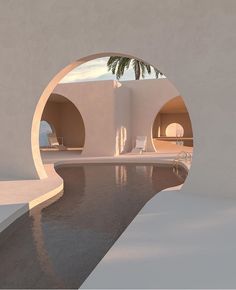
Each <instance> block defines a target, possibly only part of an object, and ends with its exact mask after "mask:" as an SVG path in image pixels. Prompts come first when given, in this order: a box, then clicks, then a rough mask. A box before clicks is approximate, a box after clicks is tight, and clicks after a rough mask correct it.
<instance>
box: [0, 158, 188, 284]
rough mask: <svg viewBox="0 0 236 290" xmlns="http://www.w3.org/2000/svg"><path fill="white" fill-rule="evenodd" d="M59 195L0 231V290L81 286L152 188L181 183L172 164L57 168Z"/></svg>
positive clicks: (152, 190) (160, 188) (162, 187)
mask: <svg viewBox="0 0 236 290" xmlns="http://www.w3.org/2000/svg"><path fill="white" fill-rule="evenodd" d="M57 172H58V174H59V175H60V176H61V177H62V178H63V179H64V182H65V190H64V194H63V196H62V197H61V198H59V199H58V200H56V201H54V202H53V203H51V204H50V205H47V204H44V205H43V206H38V207H36V208H35V209H34V210H32V211H31V212H30V213H27V214H25V215H23V216H22V217H21V218H19V219H18V220H17V221H15V222H14V223H13V224H12V225H11V226H10V227H9V228H7V229H6V230H5V231H4V232H3V233H1V234H0V288H73V289H76V288H78V287H80V286H81V284H82V283H83V282H84V280H85V279H86V278H87V277H88V275H89V274H90V273H91V272H92V270H93V269H94V268H95V266H96V265H97V264H98V263H99V261H100V260H101V259H102V258H103V257H104V255H105V254H106V253H107V251H108V250H109V249H110V248H111V246H112V245H113V244H114V242H115V241H116V240H117V239H118V237H119V236H120V235H121V234H122V232H123V231H124V230H125V229H126V227H127V226H128V225H129V224H130V222H131V221H132V220H133V219H134V217H135V216H136V215H137V213H138V212H139V211H140V210H141V208H142V207H143V206H144V205H145V203H146V202H147V201H148V200H149V199H151V198H152V197H153V196H154V195H155V194H156V193H157V192H159V191H161V190H162V189H164V188H167V187H171V186H175V185H179V184H181V183H182V182H183V181H184V179H185V177H186V172H184V170H183V169H182V177H181V178H180V177H178V176H177V175H176V174H174V173H173V170H172V167H167V166H165V167H162V166H160V165H151V164H144V165H141V164H140V165H138V164H136V165H135V164H124V165H115V164H110V165H108V164H107V165H105V164H87V165H79V166H78V165H77V166H74V165H73V166H72V165H70V166H63V167H61V168H58V169H57Z"/></svg>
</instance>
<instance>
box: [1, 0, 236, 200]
mask: <svg viewBox="0 0 236 290" xmlns="http://www.w3.org/2000/svg"><path fill="white" fill-rule="evenodd" d="M134 11H135V13H134ZM235 13H236V3H235V1H234V0H227V1H221V0H215V1H211V0H204V1H201V0H200V1H191V0H178V1H172V0H166V1H158V0H147V1H142V0H130V1H109V0H100V1H96V0H90V1H84V0H80V1H78V0H71V1H64V0H57V1H53V0H48V1H46V2H45V1H31V0H22V1H19V2H18V1H1V9H0V37H1V46H0V62H1V66H0V94H1V97H0V119H1V122H0V124H1V125H0V126H1V128H0V129H1V142H0V152H1V164H0V177H1V179H2V180H4V179H21V178H26V179H28V178H37V177H38V173H37V172H39V169H40V168H37V170H36V168H35V165H34V162H35V160H34V159H33V157H32V149H31V127H32V120H33V115H34V111H35V108H36V105H37V102H38V101H39V97H40V95H41V94H42V92H43V90H44V88H45V87H46V86H47V84H48V82H49V81H50V80H51V79H52V78H53V77H54V76H55V75H56V74H57V73H58V72H59V71H60V70H61V69H62V68H63V67H65V66H66V65H68V64H69V63H72V62H73V61H74V60H76V59H80V58H81V57H84V56H87V55H92V54H95V53H98V52H120V53H126V54H129V55H133V56H137V57H139V58H141V59H143V60H145V61H147V62H149V63H151V64H152V65H154V66H156V67H158V68H159V69H160V70H161V71H162V72H163V73H164V74H166V75H167V76H168V78H169V79H170V81H171V82H173V83H174V85H175V86H176V87H177V88H178V90H179V91H180V92H181V95H183V96H184V98H185V102H186V105H187V107H188V110H189V113H190V116H191V120H192V125H193V132H194V138H195V143H194V145H195V151H194V153H195V154H194V160H193V166H192V168H191V172H190V175H189V178H188V179H187V182H186V183H185V186H184V189H183V191H184V192H186V193H188V194H190V193H192V194H214V195H223V196H226V195H229V196H235V181H234V180H235V179H234V175H235V171H236V162H234V161H235V147H236V135H235V134H234V133H233V132H232V124H234V123H235V121H236V115H235V105H236V99H235V75H236V65H235V60H236V49H235V48H236V39H235V33H234V27H236V18H235ZM143 15H147V17H143ZM121 17H122V21H121ZM33 150H37V148H36V146H35V148H34V149H33ZM36 158H37V157H36ZM42 176H43V174H41V177H42Z"/></svg>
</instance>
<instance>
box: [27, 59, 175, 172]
mask: <svg viewBox="0 0 236 290" xmlns="http://www.w3.org/2000/svg"><path fill="white" fill-rule="evenodd" d="M117 55H118V56H122V57H127V58H132V59H136V60H139V61H141V62H143V61H142V60H140V59H138V58H134V57H133V56H129V55H125V54H117V53H115V54H113V53H102V54H97V55H92V56H88V57H85V58H83V59H81V60H79V61H76V62H74V63H72V64H71V65H69V66H67V67H66V68H65V69H63V70H62V71H61V72H59V73H58V74H57V75H56V76H55V78H54V79H53V80H52V81H51V82H50V83H49V85H48V86H47V88H46V89H45V91H44V93H43V94H42V96H41V98H40V100H39V103H38V105H37V108H36V111H35V115H34V119H33V125H32V131H33V132H34V131H35V130H37V127H39V120H40V119H41V116H42V114H43V110H44V107H45V105H46V102H47V101H48V99H49V98H50V97H51V95H55V94H57V90H56V88H57V87H58V86H57V85H58V84H59V83H60V81H61V80H62V79H63V78H64V77H65V76H66V75H67V74H68V73H69V72H71V71H72V70H73V69H74V68H76V67H79V66H81V65H82V64H84V63H86V62H88V61H91V60H94V59H97V58H101V57H111V56H117ZM147 65H148V66H149V64H147ZM134 82H136V81H134ZM168 82H169V81H168ZM59 85H60V84H59ZM113 85H114V87H116V88H118V87H119V86H120V84H119V83H115V84H113ZM168 86H169V87H168V90H167V91H166V92H167V93H168V91H169V90H170V91H171V92H172V93H173V91H175V92H177V90H176V89H175V87H174V86H173V85H170V82H169V84H168ZM135 87H136V89H135V90H134V87H133V85H132V86H130V87H129V89H130V91H132V92H134V91H135V92H136V95H137V99H138V98H139V92H140V90H139V88H138V86H135ZM63 89H64V90H63ZM63 89H62V90H61V91H60V93H62V95H64V94H63V93H64V92H65V93H66V92H68V91H71V90H70V89H68V88H65V86H64V88H63ZM150 89H152V98H151V99H150V101H149V100H148V101H147V102H146V103H149V106H150V104H151V103H152V100H153V97H154V95H155V94H154V92H153V87H151V88H146V89H145V91H144V90H143V92H142V93H143V95H144V96H145V95H147V93H148V94H149V92H150ZM141 90H142V89H141ZM93 91H96V90H95V89H94V90H93ZM96 92H97V91H96ZM65 96H66V94H65ZM75 97H76V96H73V98H74V100H75ZM162 97H163V96H162ZM166 97H167V99H170V98H171V97H170V96H165V98H166ZM135 98H136V96H135ZM165 98H164V99H165ZM126 99H127V98H126ZM83 102H84V100H83V101H81V103H83ZM162 102H163V100H161V101H160V102H159V103H162ZM75 103H76V102H75ZM93 103H96V101H95V102H94V101H93ZM130 103H132V102H130ZM156 104H158V102H155V106H156ZM97 106H98V107H101V106H103V107H105V106H106V104H102V102H100V101H99V102H98V103H97ZM111 107H112V108H113V110H114V111H116V110H117V107H119V102H116V101H115V102H114V104H113V105H111ZM77 108H79V107H78V106H77ZM130 108H131V107H130ZM143 108H144V106H143V105H142V104H141V105H140V106H139V104H137V106H136V108H135V109H134V110H133V108H131V109H132V110H133V113H132V115H130V116H131V117H132V118H133V116H134V115H135V117H136V121H135V122H133V120H132V119H130V120H128V118H127V120H126V124H128V123H130V124H131V125H130V127H132V126H133V127H134V126H135V130H133V132H134V133H133V135H134V136H132V138H130V139H131V141H129V142H126V143H127V144H128V143H129V144H128V146H127V147H129V148H128V150H131V149H132V147H133V146H135V138H136V137H137V136H144V135H147V136H148V138H147V139H148V140H149V141H148V143H149V144H148V146H147V149H148V150H150V149H151V148H152V151H153V150H154V149H153V145H152V142H151V139H152V138H151V130H150V127H151V126H150V124H151V122H152V120H153V119H152V118H153V116H154V114H153V111H152V112H151V113H150V111H148V110H147V111H146V112H145V114H146V116H145V114H144V115H143V117H142V120H140V118H139V116H138V113H142V110H143ZM79 109H80V108H79ZM119 110H120V112H118V113H117V111H116V112H115V114H116V116H118V115H119V116H118V118H116V117H115V118H114V119H115V122H116V124H115V126H117V127H118V128H115V134H114V135H115V136H114V140H115V141H114V142H113V143H114V144H115V146H114V147H115V149H114V152H111V151H112V150H113V149H112V150H110V149H109V148H108V146H107V144H108V142H107V141H108V140H107V138H110V134H109V132H108V131H106V128H107V126H113V120H111V122H110V121H108V122H107V121H104V126H103V128H102V130H100V129H99V130H97V129H96V125H97V124H96V122H94V124H93V130H91V132H92V133H93V134H87V137H89V136H90V135H91V136H92V138H91V140H92V141H90V142H88V144H89V145H90V147H92V146H93V147H94V146H97V148H100V149H101V151H103V156H105V154H106V152H107V150H110V152H109V156H111V154H114V155H116V153H115V152H117V151H118V154H120V153H123V147H125V146H124V144H123V143H122V144H121V142H120V141H122V142H123V141H124V140H125V141H126V137H127V136H128V135H125V138H123V137H124V136H123V135H124V134H123V135H122V136H121V137H120V136H119V134H118V136H117V132H119V130H117V129H119V128H121V127H122V128H123V127H124V128H126V127H127V126H126V125H125V126H123V120H124V118H123V115H122V113H123V112H124V111H123V110H122V108H119ZM140 110H141V111H140ZM151 110H155V108H154V106H153V108H152V109H151ZM139 111H140V112H139ZM127 112H128V110H127ZM147 114H148V115H147ZM95 115H97V114H96V113H95ZM95 115H94V116H95ZM98 117H99V118H104V115H103V114H99V115H98ZM122 118H123V119H122ZM117 119H119V122H117ZM85 121H86V122H87V120H85ZM86 130H87V127H86ZM128 131H129V130H126V131H125V132H128ZM130 131H132V128H131V130H130ZM101 132H105V135H106V136H104V138H103V140H102V141H103V142H102V143H100V142H95V141H94V137H96V136H97V135H98V134H100V133H101ZM35 135H36V134H32V152H33V156H34V160H35V164H36V168H37V170H38V172H39V176H43V174H44V168H43V167H42V163H41V162H40V158H38V153H39V152H38V151H37V150H36V147H37V146H35V142H36V140H35ZM87 137H86V139H87ZM120 139H122V140H120ZM123 139H124V140H123ZM127 140H128V138H127ZM110 143H112V142H110ZM88 144H87V141H86V146H87V147H88ZM117 144H118V145H117ZM86 146H85V148H86ZM118 147H119V148H118ZM120 147H122V148H120ZM117 148H118V149H117ZM126 152H127V151H126ZM86 156H88V155H86ZM91 156H93V157H94V156H96V154H94V155H91Z"/></svg>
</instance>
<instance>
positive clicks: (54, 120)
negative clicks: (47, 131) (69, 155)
mask: <svg viewBox="0 0 236 290" xmlns="http://www.w3.org/2000/svg"><path fill="white" fill-rule="evenodd" d="M42 120H46V121H47V122H48V123H49V124H50V125H51V127H52V128H53V129H52V131H53V133H55V134H56V136H57V138H58V141H59V143H60V144H61V145H63V148H64V150H67V149H68V150H69V149H70V150H80V151H81V150H83V148H84V144H85V124H84V118H83V116H82V114H81V112H80V110H79V108H78V106H77V105H76V104H75V103H74V102H73V100H71V99H70V98H69V97H68V96H64V95H61V94H57V93H52V94H51V95H50V97H49V98H48V100H47V102H46V105H45V107H44V110H43V113H42Z"/></svg>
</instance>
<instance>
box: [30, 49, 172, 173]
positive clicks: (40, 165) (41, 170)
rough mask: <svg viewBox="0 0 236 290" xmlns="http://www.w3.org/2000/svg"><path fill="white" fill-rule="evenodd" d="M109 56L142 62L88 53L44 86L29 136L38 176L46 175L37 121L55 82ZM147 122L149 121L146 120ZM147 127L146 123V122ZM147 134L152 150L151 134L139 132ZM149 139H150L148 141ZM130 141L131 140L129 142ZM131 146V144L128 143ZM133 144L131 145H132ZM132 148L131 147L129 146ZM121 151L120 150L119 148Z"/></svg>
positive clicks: (107, 54) (104, 54) (54, 86)
mask: <svg viewBox="0 0 236 290" xmlns="http://www.w3.org/2000/svg"><path fill="white" fill-rule="evenodd" d="M110 56H122V57H129V58H134V59H137V60H139V61H142V62H144V61H143V60H142V59H140V58H137V57H134V56H131V55H127V54H121V53H100V54H95V55H90V56H87V57H84V58H82V59H80V60H77V61H75V62H73V63H71V64H70V65H68V66H67V67H65V68H64V69H62V70H61V71H60V72H59V73H58V74H57V75H56V76H55V77H54V78H53V79H52V80H51V81H50V83H49V84H48V86H47V87H46V88H45V90H44V91H43V93H42V95H41V97H40V99H39V102H38V104H37V107H36V110H35V114H34V117H33V123H32V131H31V132H32V134H31V136H32V138H31V144H32V154H33V159H34V162H35V167H36V170H37V172H38V175H39V177H40V178H43V177H45V176H46V173H45V170H44V167H43V163H42V160H41V158H40V151H39V144H38V132H39V121H40V119H41V116H42V113H43V109H44V107H45V105H46V102H47V100H48V98H49V96H50V95H51V94H52V93H53V91H54V89H55V88H56V86H57V84H58V83H59V82H60V80H62V78H63V77H64V76H65V75H66V74H67V73H69V72H70V71H71V70H73V69H74V68H75V67H78V66H80V65H82V64H84V63H85V62H88V61H90V60H93V59H96V58H101V57H110ZM172 87H173V88H172V91H173V90H175V91H177V90H176V89H175V87H174V86H173V85H172ZM148 122H149V121H148ZM146 127H147V124H146ZM149 128H150V127H149ZM136 131H137V132H135V134H136V136H138V135H139V132H138V130H136ZM144 134H146V135H148V144H149V145H148V150H150V148H151V147H152V150H151V151H153V150H154V149H153V146H152V145H151V144H152V142H151V134H150V132H147V131H146V132H140V135H144ZM149 140H150V141H149ZM130 143H131V142H130ZM132 143H134V140H132ZM130 146H131V145H130ZM132 146H133V145H132ZM130 149H132V148H130ZM121 151H122V150H121Z"/></svg>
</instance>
